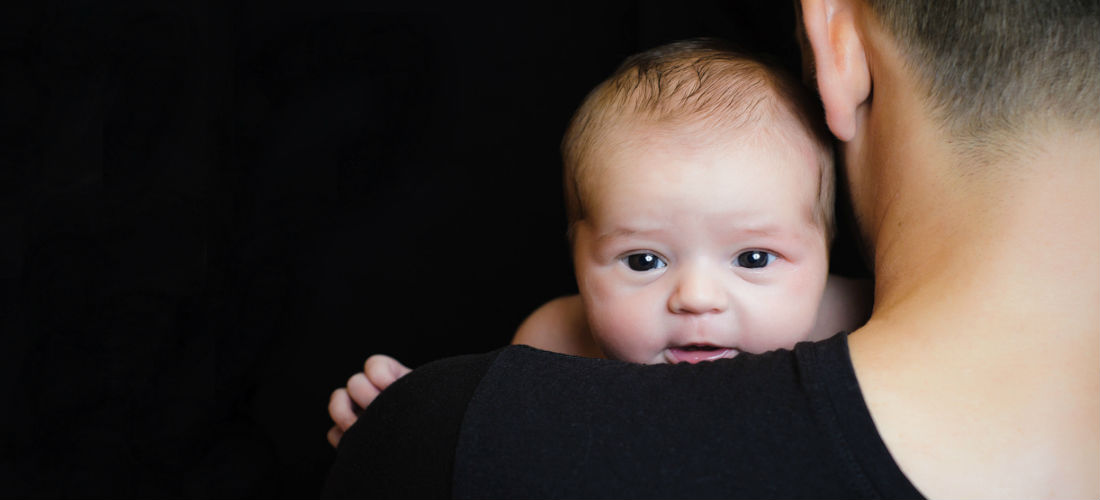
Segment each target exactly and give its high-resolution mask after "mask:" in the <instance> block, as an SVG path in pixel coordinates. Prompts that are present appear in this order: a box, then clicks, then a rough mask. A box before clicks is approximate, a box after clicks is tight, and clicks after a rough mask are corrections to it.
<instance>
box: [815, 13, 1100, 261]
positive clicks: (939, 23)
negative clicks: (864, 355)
mask: <svg viewBox="0 0 1100 500" xmlns="http://www.w3.org/2000/svg"><path fill="white" fill-rule="evenodd" d="M800 7H801V8H800V14H801V17H802V20H803V21H804V22H801V23H800V25H801V26H803V27H804V32H803V33H801V34H802V35H803V36H804V40H805V43H804V44H803V46H804V47H805V48H808V49H810V50H812V56H811V57H812V61H811V62H810V63H809V64H807V65H806V66H807V69H808V70H810V71H811V73H810V78H811V79H812V80H813V81H814V82H815V83H816V87H817V89H818V92H819V95H820V98H821V100H822V103H823V105H824V107H825V112H826V120H827V123H828V125H829V129H830V130H831V131H832V132H833V133H834V135H836V137H837V138H838V139H840V140H841V141H843V143H842V144H841V145H840V146H839V149H840V152H841V157H842V158H843V159H844V163H845V167H846V168H845V172H846V173H847V178H848V185H849V187H850V192H851V196H852V205H853V208H854V211H855V214H856V216H857V219H859V220H858V222H859V225H860V229H861V233H862V234H863V236H864V237H865V238H866V240H867V241H868V250H869V252H870V255H872V256H873V257H874V256H875V253H876V252H879V251H881V250H882V249H881V248H878V247H881V246H882V245H886V244H892V243H890V242H889V241H896V239H895V238H893V236H891V237H890V238H882V237H881V236H882V234H880V233H881V232H882V231H884V230H885V231H890V232H896V231H900V229H899V228H902V227H909V228H910V229H909V231H910V232H911V230H912V228H913V227H914V226H915V225H918V224H928V223H931V222H928V221H936V220H942V221H946V219H945V218H947V217H955V218H958V217H964V216H966V217H969V216H972V215H976V212H974V211H973V210H965V211H964V212H965V213H961V212H960V210H959V207H960V206H962V205H963V204H964V203H965V202H964V201H962V200H966V199H967V198H971V199H973V198H975V197H982V198H986V199H988V198H989V196H990V193H991V192H993V191H998V192H1000V191H1002V188H1003V187H1004V186H1005V185H1006V184H1005V182H1009V181H1011V182H1018V181H1020V180H1021V179H1024V178H1025V177H1024V176H1025V175H1026V176H1034V175H1043V174H1042V173H1041V172H1035V171H1034V170H1033V169H1030V170H1029V169H1028V168H1027V166H1026V164H1027V163H1028V158H1029V157H1032V156H1033V155H1036V154H1047V153H1049V151H1046V150H1047V149H1049V147H1050V146H1049V145H1050V144H1051V143H1052V142H1051V139H1052V138H1054V137H1056V136H1059V135H1060V134H1062V133H1064V132H1066V131H1069V130H1077V131H1081V130H1085V131H1087V130H1096V129H1097V127H1098V125H1100V17H1098V11H1100V7H1098V4H1097V2H1096V1H1095V0H1092V1H1090V2H1080V1H1057V2H1052V1H1049V0H998V1H994V0H984V1H977V0H954V1H951V0H942V1H933V2H911V1H900V0H899V1H886V0H802V1H801V2H800ZM807 55H809V54H807ZM1008 165H1014V166H1013V167H1012V168H1008ZM937 200H938V201H937ZM948 200H950V201H951V203H948ZM931 201H936V203H934V204H930V203H929V202H931ZM996 201H997V202H998V203H1004V204H1011V199H1010V196H1009V197H1006V198H1004V199H998V200H996ZM947 207H952V208H951V210H954V212H952V213H947V212H944V213H942V214H938V215H935V216H932V214H931V212H934V211H944V210H948V208H947ZM941 217H942V218H941ZM887 240H889V241H887ZM880 264H881V263H879V264H876V265H880Z"/></svg>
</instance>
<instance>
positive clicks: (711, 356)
mask: <svg viewBox="0 0 1100 500" xmlns="http://www.w3.org/2000/svg"><path fill="white" fill-rule="evenodd" d="M740 353H741V351H740V350H738V349H736V348H733V347H721V346H715V345H709V344H693V345H686V346H675V347H669V348H667V349H665V350H664V351H662V352H661V355H662V356H661V357H662V358H664V360H663V362H664V363H673V364H675V363H691V364H695V363H701V362H703V361H715V360H719V359H729V358H732V357H734V356H737V355H738V354H740ZM658 362H661V361H658Z"/></svg>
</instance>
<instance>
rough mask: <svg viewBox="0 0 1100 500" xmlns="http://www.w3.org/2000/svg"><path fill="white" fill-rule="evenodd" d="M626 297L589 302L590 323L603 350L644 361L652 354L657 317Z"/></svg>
mask: <svg viewBox="0 0 1100 500" xmlns="http://www.w3.org/2000/svg"><path fill="white" fill-rule="evenodd" d="M644 309H645V308H642V307H638V306H637V305H636V304H634V303H633V302H631V301H629V300H603V301H599V300H596V301H592V302H590V305H589V309H588V316H589V326H590V327H591V329H592V336H593V337H594V338H595V339H596V342H597V343H599V344H600V347H601V348H603V349H604V352H605V354H607V355H608V356H609V357H611V358H614V359H621V360H624V361H635V362H644V360H647V359H649V358H650V357H652V353H650V352H649V351H651V350H652V349H653V347H652V346H651V345H650V344H652V335H651V332H650V330H653V328H654V325H655V323H656V318H654V317H653V316H652V315H651V314H645V310H644Z"/></svg>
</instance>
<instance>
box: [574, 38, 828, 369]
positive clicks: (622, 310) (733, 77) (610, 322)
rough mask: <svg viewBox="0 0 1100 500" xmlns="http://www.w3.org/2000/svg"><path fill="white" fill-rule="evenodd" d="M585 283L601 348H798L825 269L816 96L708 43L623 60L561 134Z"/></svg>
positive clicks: (676, 357) (633, 355)
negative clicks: (563, 136) (795, 346)
mask: <svg viewBox="0 0 1100 500" xmlns="http://www.w3.org/2000/svg"><path fill="white" fill-rule="evenodd" d="M562 156H563V160H564V170H565V196H566V199H565V203H566V208H567V212H568V216H569V228H570V231H569V234H570V240H571V242H572V245H573V259H574V266H575V270H576V275H577V283H578V286H579V289H580V294H581V296H582V298H583V300H584V303H585V307H586V310H587V313H588V321H589V326H590V328H591V330H592V333H593V336H594V337H595V339H596V341H597V343H598V344H599V345H600V347H601V348H602V349H603V351H604V353H605V354H607V355H608V357H611V358H615V359H621V360H625V361H632V362H638V363H661V362H678V361H690V362H694V361H700V360H705V359H717V358H722V357H732V356H734V355H736V354H737V353H738V352H741V351H746V352H764V351H769V350H773V349H777V348H786V347H791V346H793V345H794V344H795V343H796V342H799V341H802V340H811V339H810V338H809V335H810V333H811V330H812V326H813V324H814V319H815V317H816V314H817V309H818V305H819V303H820V300H821V295H822V292H823V290H824V287H825V280H826V277H827V275H828V249H829V243H830V240H831V238H832V233H833V229H832V228H833V179H834V177H833V156H832V149H831V146H830V136H829V135H828V133H827V129H826V128H825V126H824V120H823V119H822V116H821V110H820V105H819V104H818V101H817V100H816V99H814V98H813V96H812V95H810V94H809V93H808V92H807V91H806V90H805V89H804V88H803V87H802V86H801V84H800V83H799V82H798V80H796V79H794V78H792V77H790V76H789V75H787V74H786V73H785V72H783V71H780V70H777V69H775V68H773V67H771V66H769V65H768V64H766V63H764V62H762V61H761V60H759V59H756V58H753V57H749V56H746V55H744V54H740V53H737V52H735V51H732V50H729V49H727V48H725V47H724V46H723V45H721V43H720V42H717V41H713V40H690V41H685V42H677V43H673V44H669V45H665V46H661V47H658V48H655V49H652V50H649V51H646V52H643V53H641V54H637V55H635V56H632V57H630V58H628V59H627V60H626V61H625V62H624V63H623V64H622V65H621V66H620V67H619V68H618V69H617V70H616V71H615V73H614V74H612V76H611V77H610V78H609V79H607V80H605V81H604V82H603V83H601V84H600V85H599V86H597V87H596V88H595V89H594V90H593V91H592V92H591V93H589V95H588V97H587V98H586V99H585V101H584V102H583V104H582V105H581V106H580V108H579V109H578V111H577V113H576V114H575V115H574V117H573V121H572V123H571V124H570V126H569V128H568V130H567V131H566V134H565V138H564V140H563V141H562Z"/></svg>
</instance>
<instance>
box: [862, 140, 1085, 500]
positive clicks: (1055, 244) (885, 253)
mask: <svg viewBox="0 0 1100 500" xmlns="http://www.w3.org/2000/svg"><path fill="white" fill-rule="evenodd" d="M1049 137H1051V140H1050V141H1048V142H1047V143H1046V146H1045V147H1043V148H1041V149H1040V148H1036V149H1033V150H1031V152H1030V154H1028V155H1025V156H1022V157H1019V158H1006V159H1004V160H1003V161H1001V162H999V163H996V164H989V165H983V166H982V168H983V169H989V170H983V171H982V172H975V173H974V176H971V177H965V176H964V177H961V178H960V177H957V176H956V177H950V176H945V175H943V172H944V171H938V170H937V166H936V165H920V164H912V165H900V164H898V165H892V167H893V168H896V169H901V170H904V171H906V172H913V173H915V174H913V175H928V177H927V179H921V181H923V182H914V181H915V179H913V178H908V179H906V182H907V183H908V185H909V186H916V185H920V186H921V187H920V188H915V189H910V190H906V191H905V192H906V193H908V194H909V195H908V196H907V197H898V198H896V199H891V200H889V207H888V208H883V209H882V210H881V211H880V214H879V217H878V219H877V220H876V226H875V227H876V228H875V231H876V232H877V233H876V235H875V236H876V238H875V241H877V242H878V243H879V244H878V245H877V246H876V247H875V249H874V251H875V262H876V266H875V273H876V274H875V279H876V291H875V306H874V311H873V313H872V316H871V320H870V321H869V322H868V323H867V325H866V326H865V327H864V328H862V329H860V330H858V331H856V332H855V333H853V334H852V336H851V345H852V353H853V363H854V364H855V365H856V371H857V375H858V376H859V378H860V383H861V385H862V386H864V388H865V391H866V392H865V394H866V396H867V400H868V405H869V407H870V408H871V409H872V414H873V415H874V416H875V418H876V422H878V423H880V431H882V434H883V437H884V439H885V440H886V442H887V444H888V446H890V447H891V450H892V451H895V448H897V451H898V452H899V453H897V454H896V456H898V457H899V464H900V465H902V467H903V470H905V472H906V473H907V474H910V477H911V478H913V479H914V482H915V483H916V484H917V486H918V487H919V488H922V491H923V492H924V493H925V494H926V495H932V496H939V495H947V496H952V497H964V496H972V495H974V496H990V495H992V496H1006V497H1011V496H1050V495H1053V496H1079V495H1084V496H1090V497H1095V496H1096V494H1097V493H1100V478H1098V477H1097V472H1096V471H1097V470H1100V423H1098V422H1100V133H1097V132H1096V131H1089V132H1085V133H1075V134H1067V133H1062V134H1052V135H1051V136H1049ZM943 158H945V156H936V155H935V154H934V153H931V154H928V155H923V156H918V157H915V160H916V161H917V162H920V161H936V160H942V159H943ZM967 167H968V166H967V165H953V166H952V168H967ZM921 172H923V174H921ZM983 174H986V175H983ZM906 175H908V174H906ZM899 192H900V191H899ZM964 214H965V215H964ZM915 409H920V411H921V412H922V413H914V410H915ZM945 439H947V441H944V440H945ZM950 442H954V445H953V446H949V445H948V443H950ZM964 443H965V444H964ZM1010 450H1014V451H1010ZM1075 454H1076V455H1075ZM953 468H955V470H956V471H958V470H966V471H970V473H969V474H968V477H967V478H960V477H959V474H957V473H956V474H951V473H950V471H951V470H952V469H953ZM992 485H997V486H992Z"/></svg>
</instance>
